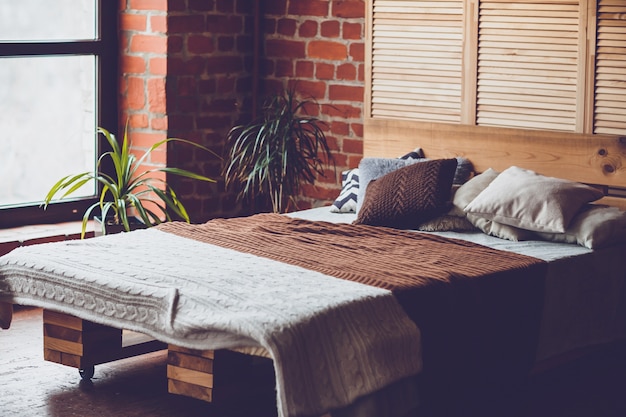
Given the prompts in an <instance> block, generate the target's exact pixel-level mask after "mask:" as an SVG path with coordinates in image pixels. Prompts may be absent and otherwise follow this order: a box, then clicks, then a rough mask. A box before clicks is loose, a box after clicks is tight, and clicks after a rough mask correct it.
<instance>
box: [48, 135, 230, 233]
mask: <svg viewBox="0 0 626 417" xmlns="http://www.w3.org/2000/svg"><path fill="white" fill-rule="evenodd" d="M97 131H98V134H102V136H104V138H105V139H106V140H107V142H108V144H109V146H110V149H111V150H110V151H108V152H105V153H103V154H102V155H101V156H100V158H99V159H98V162H97V166H96V168H97V169H96V171H97V172H93V171H87V172H83V173H80V174H75V175H67V176H65V177H63V178H61V179H60V180H59V181H58V182H57V183H56V184H54V185H53V186H52V188H51V189H50V191H49V192H48V194H47V195H46V197H45V199H44V202H43V203H42V205H43V207H44V209H45V208H46V207H47V206H48V204H50V203H51V201H52V200H53V199H54V198H55V197H57V196H59V195H60V197H58V198H59V199H62V198H65V197H67V196H69V195H70V194H72V193H73V192H74V191H76V190H78V189H79V188H80V187H82V186H83V185H85V184H87V183H89V182H91V181H94V180H95V181H96V182H98V183H99V184H100V190H101V191H100V193H99V200H98V201H97V202H95V203H94V204H92V205H91V206H89V207H88V208H87V210H86V211H85V213H84V215H83V221H82V231H81V238H84V236H85V232H86V229H87V222H88V221H89V219H90V218H91V215H92V213H93V212H94V210H96V209H97V208H99V209H100V213H101V218H102V228H103V230H102V233H103V234H106V230H105V225H106V222H105V219H109V218H110V217H112V218H113V223H114V224H116V225H120V226H123V229H124V230H125V231H130V230H131V224H132V220H133V219H136V216H138V218H139V219H140V220H141V222H142V223H143V224H144V225H145V226H144V227H149V226H153V225H155V224H159V223H161V222H162V221H163V219H165V220H167V221H169V220H172V215H176V216H177V218H179V219H182V220H185V221H186V222H187V223H189V222H190V219H189V215H188V213H187V210H186V209H185V206H184V205H183V203H182V202H181V201H180V200H179V199H178V196H177V195H176V192H175V191H174V190H173V189H172V187H171V186H170V185H168V184H167V182H166V181H165V180H164V179H163V178H159V177H158V176H155V175H154V174H158V173H166V174H172V175H179V176H183V177H187V178H192V179H195V180H200V181H208V182H215V180H213V179H211V178H208V177H205V176H203V175H199V174H195V173H193V172H190V171H187V170H184V169H180V168H170V167H157V168H152V169H148V170H143V171H141V170H140V167H141V166H142V164H143V163H144V162H145V161H146V159H147V158H148V156H149V155H150V154H151V153H152V152H153V151H154V150H155V149H157V148H159V147H161V146H162V145H165V144H166V143H168V142H181V143H184V144H187V145H190V146H194V147H197V148H200V149H202V150H204V151H207V152H210V153H211V154H213V155H215V156H217V155H216V154H215V153H214V152H213V151H211V150H210V149H208V148H206V147H204V146H202V145H199V144H197V143H193V142H190V141H188V140H185V139H179V138H167V139H164V140H161V141H159V142H157V143H155V144H154V145H152V146H151V147H150V148H149V149H148V150H147V151H145V152H144V153H143V155H141V156H140V157H139V158H138V157H137V156H136V155H135V154H133V153H132V152H131V143H130V140H129V137H128V123H127V124H126V128H125V129H124V138H123V141H122V143H121V145H120V144H119V143H118V141H117V140H116V138H115V135H114V134H112V133H111V132H109V131H108V130H106V129H104V128H102V127H98V130H97ZM218 157H219V156H218ZM105 161H110V162H111V163H112V165H113V168H114V170H113V174H112V175H108V174H106V173H104V172H101V168H102V165H103V163H104V162H105ZM131 209H134V210H132V215H131V216H129V213H131ZM111 215H112V216H111Z"/></svg>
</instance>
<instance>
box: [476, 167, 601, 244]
mask: <svg viewBox="0 0 626 417" xmlns="http://www.w3.org/2000/svg"><path fill="white" fill-rule="evenodd" d="M603 195H604V194H603V193H602V191H600V190H598V189H596V188H593V187H590V186H588V185H585V184H580V183H577V182H574V181H568V180H565V179H561V178H553V177H546V176H543V175H540V174H537V173H536V172H533V171H530V170H527V169H523V168H519V167H516V166H512V167H510V168H507V169H505V170H504V171H502V172H501V173H500V175H498V176H497V177H496V178H495V179H494V180H493V181H492V182H491V183H490V184H489V185H488V186H487V188H485V189H484V190H483V191H482V192H481V193H480V194H478V196H477V197H476V198H475V199H474V200H472V201H471V202H470V203H469V204H468V205H467V206H466V207H465V212H466V213H468V214H473V215H476V216H478V217H482V218H485V219H488V220H492V221H495V222H498V223H502V224H506V225H509V226H513V227H517V228H520V229H525V230H531V231H537V232H548V233H563V232H565V230H566V228H567V226H569V223H570V221H571V220H572V218H573V217H574V215H575V214H576V213H577V212H578V211H579V210H580V208H581V207H582V206H583V205H584V204H586V203H589V202H592V201H595V200H597V199H599V198H601V197H602V196H603Z"/></svg>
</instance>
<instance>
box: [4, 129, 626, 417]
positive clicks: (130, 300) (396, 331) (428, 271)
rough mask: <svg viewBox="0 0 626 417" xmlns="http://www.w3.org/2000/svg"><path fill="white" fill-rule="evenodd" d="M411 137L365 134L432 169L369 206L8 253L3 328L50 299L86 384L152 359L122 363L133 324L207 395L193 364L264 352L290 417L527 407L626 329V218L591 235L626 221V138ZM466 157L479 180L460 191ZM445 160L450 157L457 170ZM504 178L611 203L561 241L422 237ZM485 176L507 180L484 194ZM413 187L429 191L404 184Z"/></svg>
mask: <svg viewBox="0 0 626 417" xmlns="http://www.w3.org/2000/svg"><path fill="white" fill-rule="evenodd" d="M374 130H375V129H374ZM395 133H396V134H395V135H394V136H393V137H394V139H393V140H391V141H388V142H384V141H380V140H377V141H374V142H372V141H370V142H366V146H365V153H366V156H367V157H366V158H364V160H366V159H372V160H373V159H377V158H379V159H385V161H386V162H389V161H392V162H391V164H392V165H393V164H395V161H396V160H397V158H396V157H397V156H398V155H401V154H403V153H404V152H405V151H406V150H409V149H413V148H415V147H417V146H422V147H423V148H424V149H425V153H426V155H425V156H426V157H427V159H425V160H416V161H412V162H410V163H406V164H405V165H403V166H402V167H401V168H398V169H394V170H391V171H389V172H388V173H387V175H384V176H380V177H378V178H372V181H371V184H370V186H367V185H366V186H367V193H369V194H366V199H369V200H367V201H368V204H367V205H366V206H365V207H361V208H360V210H359V213H352V212H349V213H334V212H331V209H330V207H328V206H325V207H319V208H315V209H310V210H304V211H299V212H295V213H290V214H287V215H274V214H260V215H255V216H250V217H247V218H237V219H216V220H214V221H211V222H208V223H206V224H203V225H187V224H184V223H167V224H164V225H162V226H159V227H156V228H151V229H147V230H139V231H134V232H130V233H123V234H119V235H110V236H104V237H99V238H94V239H88V240H84V241H67V242H58V243H49V244H42V245H35V246H31V247H24V248H18V249H16V250H14V251H13V252H11V253H9V254H7V255H5V256H3V257H1V258H0V324H2V326H3V327H5V328H8V327H9V325H10V321H11V308H10V306H11V304H25V305H33V306H39V307H43V308H44V309H45V315H44V327H45V329H44V330H45V332H46V333H45V334H46V339H48V340H49V342H50V344H49V345H47V346H46V347H45V349H46V351H45V352H46V353H45V355H46V358H47V359H49V360H53V361H55V362H59V363H64V364H67V365H71V366H75V367H77V368H80V369H82V370H83V371H85V370H86V369H87V374H89V373H90V372H89V370H88V368H89V367H92V366H93V365H96V364H98V363H102V362H106V361H108V360H114V359H117V358H120V357H124V356H129V355H134V354H138V353H141V352H142V348H133V349H134V350H132V349H131V350H126V351H124V348H123V347H122V346H121V345H120V339H121V338H122V330H121V329H125V330H130V331H134V332H139V333H140V334H145V335H148V336H150V337H151V338H152V339H154V340H156V342H157V344H156V345H155V344H145V345H142V346H145V350H146V351H147V350H150V349H156V348H163V347H164V346H167V347H168V349H169V350H170V357H171V358H172V360H171V362H170V365H169V366H168V379H169V382H170V385H169V386H170V392H173V393H182V394H185V395H190V396H195V397H197V398H202V399H205V400H210V399H211V395H210V392H211V387H212V384H213V382H212V375H211V372H210V370H209V371H206V370H205V371H200V368H201V366H196V365H194V364H200V363H202V361H209V362H210V361H211V360H213V356H212V352H213V351H214V350H218V349H232V350H236V351H240V352H244V353H248V354H255V355H261V356H267V357H269V358H271V359H272V360H273V363H274V369H275V375H276V397H277V401H276V402H277V413H278V415H279V416H284V417H305V416H306V417H313V416H322V415H327V414H330V415H332V416H346V415H352V416H360V417H365V416H372V417H385V416H388V417H404V416H436V415H455V414H454V413H456V414H458V415H470V414H472V415H476V414H475V413H476V412H478V413H479V414H480V415H497V414H498V412H500V411H501V410H502V408H500V407H507V406H510V404H511V401H517V400H521V399H520V398H516V394H517V393H519V390H518V388H519V387H520V385H519V384H522V383H523V380H524V377H525V376H527V375H528V374H529V373H530V372H532V371H533V369H534V370H538V369H541V368H543V367H545V366H547V364H550V363H554V362H555V361H557V360H558V359H559V358H563V357H566V356H568V355H571V354H572V353H576V352H581V351H584V350H585V349H588V348H592V347H595V346H601V345H603V344H606V343H610V342H613V341H617V340H621V339H623V338H624V337H626V256H624V254H626V239H625V237H626V229H624V227H625V225H626V221H624V212H623V211H619V210H617V209H615V210H617V211H615V210H610V209H608V208H607V211H606V212H607V213H609V214H610V215H609V216H608V217H609V218H610V219H611V220H610V223H607V224H609V226H606V227H604V228H600V226H598V227H595V226H596V225H598V224H599V223H598V222H597V221H596V219H597V218H605V216H604V214H602V215H600V216H599V217H594V215H589V216H588V217H586V218H585V219H587V218H588V219H590V220H585V219H583V217H584V215H583V214H581V213H590V212H593V210H595V209H596V208H599V207H600V206H599V205H603V204H608V205H613V206H618V207H621V208H622V210H623V208H624V205H623V199H621V198H619V196H617V197H616V196H609V197H602V198H600V197H601V196H604V195H607V194H611V193H613V191H612V190H615V189H619V188H624V187H626V177H625V175H624V168H623V167H622V161H624V160H626V144H625V143H624V141H623V140H620V139H619V138H615V137H594V138H593V140H592V141H591V140H590V141H586V142H584V143H581V142H577V143H576V144H575V145H572V144H571V143H570V144H565V145H563V144H562V143H560V142H559V143H558V144H553V145H552V148H546V145H545V141H541V140H535V139H533V138H532V137H530V138H529V137H524V139H523V140H521V139H520V138H515V137H507V138H504V140H505V142H506V141H507V140H508V141H509V145H510V147H509V148H507V152H509V155H508V157H501V158H497V159H494V158H493V156H494V154H493V150H492V148H490V146H491V143H492V142H491V141H492V139H493V138H492V137H491V136H489V135H486V136H485V137H484V138H478V139H477V138H476V137H475V136H476V135H475V133H473V132H465V133H466V136H467V140H461V139H454V141H450V142H449V146H448V145H445V143H444V144H442V143H440V142H437V141H435V140H433V141H432V142H429V141H428V139H427V138H420V143H416V139H415V138H413V137H412V136H411V137H410V138H409V139H407V138H408V137H409V136H408V135H406V134H404V133H402V132H395ZM513 136H514V135H513ZM544 139H545V138H544ZM539 143H541V145H538V147H537V148H533V145H537V144H539ZM572 146H573V147H574V148H575V149H576V151H575V152H570V151H569V149H572ZM498 149H502V148H498ZM520 149H522V150H529V149H533V151H532V152H527V151H520ZM557 154H559V155H560V156H559V157H558V158H555V157H554V155H557ZM546 155H551V157H550V158H545V156H546ZM460 156H463V157H465V158H467V159H468V160H469V161H471V163H472V164H473V166H474V168H475V173H474V176H473V177H472V178H471V179H469V180H467V181H462V182H461V183H460V184H457V185H455V186H454V187H453V186H452V181H453V178H452V176H453V175H452V174H451V172H452V171H453V170H454V169H453V168H458V165H459V160H458V157H460ZM374 157H376V158H374ZM439 161H454V163H452V162H448V163H447V164H448V165H450V166H452V165H454V167H453V168H452V171H451V168H450V166H448V168H445V166H444V163H443V162H441V163H440V162H439ZM581 161H582V162H581ZM418 165H419V166H421V167H422V168H415V167H417V166H418ZM581 165H584V168H583V169H580V166H581ZM609 165H610V167H611V168H608V167H609ZM424 167H429V169H426V168H424ZM546 167H549V168H546ZM509 168H514V169H513V170H509ZM574 168H575V169H574ZM490 169H492V170H490ZM416 170H417V171H416ZM420 170H422V171H420ZM494 170H497V171H495V174H494ZM516 170H518V171H516ZM444 171H446V172H447V174H445V175H444ZM520 172H521V174H520ZM557 172H558V173H561V174H562V175H556V174H555V173H557ZM453 173H454V172H453ZM503 173H506V174H505V175H507V174H511V175H513V176H512V177H511V178H518V177H517V176H516V175H522V176H524V175H526V177H525V178H526V180H528V178H530V183H529V182H526V183H521V184H522V185H521V186H520V187H518V188H519V189H525V187H527V186H528V184H532V183H533V182H534V179H535V177H532V175H539V174H537V173H542V174H544V175H545V176H550V177H544V176H543V175H542V176H541V179H542V180H543V179H545V178H549V179H552V178H554V177H558V179H559V180H567V181H568V184H574V183H575V186H576V187H578V186H579V185H582V183H585V184H593V187H591V188H593V189H594V190H600V192H599V193H594V191H593V190H591V191H590V189H589V188H586V186H585V187H584V190H585V191H584V192H583V194H585V193H586V195H585V197H583V198H580V199H579V198H578V197H577V196H579V195H580V192H578V191H574V192H573V194H572V195H574V196H575V197H574V200H575V201H573V200H568V199H566V201H565V203H563V204H561V206H560V207H561V212H560V213H559V214H563V212H566V211H567V212H568V214H567V215H566V216H565V217H566V218H565V219H561V220H562V222H564V224H563V225H562V226H563V227H565V228H566V229H567V230H564V231H562V232H555V231H552V230H549V228H547V229H545V230H544V229H542V230H532V231H531V233H530V234H526V235H524V236H523V237H522V238H520V236H517V238H516V237H515V236H512V237H511V236H509V235H507V234H506V232H502V231H501V230H500V231H499V232H496V231H494V230H495V229H493V224H494V223H497V222H496V221H495V220H494V219H497V220H501V219H502V218H501V217H497V218H496V217H491V219H490V220H491V222H492V223H490V224H491V226H490V227H491V228H490V229H485V228H484V224H483V226H481V227H482V229H481V228H479V226H476V224H472V226H473V227H471V228H465V229H463V228H460V227H459V226H457V227H444V226H441V224H444V223H445V222H439V223H438V224H439V226H432V224H431V227H430V228H425V227H421V226H423V225H424V224H425V223H427V222H428V221H429V220H433V219H440V218H441V216H445V215H451V213H452V211H453V210H454V208H455V207H456V208H457V211H456V215H457V217H460V218H464V219H465V220H467V214H468V212H465V211H464V210H463V209H464V208H466V206H469V203H473V202H474V200H475V199H476V198H477V197H478V196H479V195H480V194H481V193H482V191H485V190H486V189H487V187H489V185H491V184H495V181H496V179H497V178H498V177H500V178H501V179H502V181H501V182H505V184H511V183H510V181H511V179H510V178H508V179H506V180H505V179H504V175H503ZM572 173H573V174H572ZM484 175H492V176H493V178H491V179H490V181H486V182H484V183H483V184H482V185H481V186H480V187H478V188H476V184H480V179H481V178H482V179H484V178H486V177H485V176H484ZM529 176H530V177H529ZM416 177H419V178H429V179H428V180H423V181H422V182H420V183H419V184H418V185H417V186H416V187H417V188H415V187H414V184H412V183H410V184H408V185H407V184H405V181H409V182H410V181H412V180H413V179H414V178H416ZM443 177H446V178H447V179H446V180H445V181H443V182H442V181H441V180H440V179H441V178H443ZM433 178H434V179H433ZM433 184H435V185H433ZM468 184H469V185H468ZM401 185H406V187H401ZM361 186H363V184H361ZM511 187H512V188H513V186H512V185H511ZM576 187H574V188H576ZM493 188H494V189H496V190H497V187H495V185H494V187H493ZM512 188H511V189H512ZM400 189H402V190H404V191H399V190H400ZM416 189H417V190H419V194H420V196H419V197H416V196H415V190H416ZM442 189H444V191H445V190H447V191H446V192H444V193H443V194H442V193H441V190H442ZM371 190H376V192H375V193H374V192H371V193H370V191H371ZM422 193H427V194H428V193H430V194H428V196H429V199H428V200H429V202H428V204H426V206H424V203H423V202H422V200H424V199H425V198H424V194H422ZM504 194H507V195H508V194H509V193H504ZM510 194H514V193H513V192H511V193H510ZM399 195H400V196H401V197H402V198H403V199H404V200H403V203H404V201H405V199H406V198H411V199H413V198H416V199H418V200H420V202H419V204H418V207H417V208H415V207H412V208H411V209H410V210H413V211H410V212H409V215H408V216H407V215H406V214H407V213H405V212H404V211H403V210H404V207H405V205H404V204H401V206H402V207H403V208H402V209H398V208H397V207H395V206H396V205H392V206H393V207H391V208H390V207H389V205H388V204H387V203H388V201H389V199H390V198H398V196H399ZM373 196H377V197H379V199H375V198H374V197H373ZM394 196H395V197H394ZM407 196H409V197H407ZM411 196H413V197H411ZM520 198H522V200H524V201H526V199H527V198H528V195H526V196H524V195H523V194H522V196H521V197H520ZM380 199H382V200H380ZM463 199H467V200H468V201H465V202H463ZM433 200H441V201H439V202H435V203H433ZM455 200H458V201H457V202H456V203H455V204H452V205H450V202H452V203H454V201H455ZM579 200H580V201H579ZM518 203H519V201H518ZM561 203H562V202H561ZM364 204H365V203H364ZM432 204H434V205H435V207H434V208H436V210H434V211H433V206H432ZM591 204H593V206H590V205H591ZM457 206H458V207H457ZM573 206H575V209H573V210H572V209H571V207H573ZM444 207H445V210H444ZM516 207H517V206H516ZM518 208H519V207H518ZM602 208H603V209H604V208H605V207H602ZM459 209H460V211H459ZM394 210H395V211H394ZM398 210H400V211H401V212H402V216H401V219H400V220H398V221H397V222H394V223H387V220H388V213H389V211H391V212H392V213H396V214H397V212H398ZM415 210H417V217H415V216H416V212H415ZM448 210H450V211H448ZM570 211H571V213H569V212H570ZM477 212H480V210H478V211H475V212H472V213H470V214H474V215H476V213H477ZM381 213H382V214H381ZM550 213H551V215H552V214H554V212H553V211H551V212H550ZM602 213H605V211H604V210H603V211H602ZM483 214H484V213H483ZM416 218H418V219H419V221H418V220H416ZM396 220H397V218H396ZM518 220H519V219H518ZM535 220H536V219H535ZM407 222H408V223H407ZM577 222H578V223H577ZM531 223H532V222H531ZM535 223H536V222H535ZM548 223H549V224H550V225H552V224H553V222H552V219H550V221H549V222H548ZM446 224H447V223H446ZM515 224H516V226H519V227H517V228H514V230H516V229H519V230H526V229H524V227H527V226H528V225H527V224H526V223H524V222H523V221H520V222H518V223H515ZM589 224H593V225H594V227H592V228H591V229H592V230H588V229H589V227H588V226H589ZM574 226H576V230H575V231H574V232H571V230H570V229H571V228H572V227H574ZM528 227H532V225H531V226H528ZM417 229H422V230H421V231H420V230H417ZM425 230H429V231H425ZM598 230H600V231H598ZM486 231H487V232H486ZM488 232H489V233H488ZM491 232H492V233H491ZM569 232H571V233H569ZM490 234H495V235H498V236H499V237H497V236H492V235H490ZM507 236H508V237H509V238H507ZM146 343H153V342H146ZM90 350H93V351H94V353H93V354H92V353H90ZM114 351H115V352H114ZM0 354H1V347H0ZM87 376H89V375H87ZM164 377H165V376H164ZM468 413H470V414H468Z"/></svg>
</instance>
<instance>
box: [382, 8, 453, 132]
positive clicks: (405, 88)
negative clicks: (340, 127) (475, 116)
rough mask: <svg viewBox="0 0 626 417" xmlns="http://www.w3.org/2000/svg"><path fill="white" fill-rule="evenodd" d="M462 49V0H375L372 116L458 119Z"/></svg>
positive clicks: (440, 119)
mask: <svg viewBox="0 0 626 417" xmlns="http://www.w3.org/2000/svg"><path fill="white" fill-rule="evenodd" d="M462 48H463V1H462V0H461V1H422V0H410V1H407V0H404V1H392V0H373V15H372V50H371V54H372V56H371V60H372V67H371V68H372V74H371V77H372V78H371V93H370V94H371V116H372V117H384V118H407V119H415V120H428V121H440V122H453V123H459V122H460V114H461V79H462V78H461V75H462V52H463V51H462Z"/></svg>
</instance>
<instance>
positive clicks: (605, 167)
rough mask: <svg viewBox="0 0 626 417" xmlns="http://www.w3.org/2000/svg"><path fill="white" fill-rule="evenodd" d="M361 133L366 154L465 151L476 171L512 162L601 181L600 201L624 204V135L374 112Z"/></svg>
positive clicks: (435, 154)
mask: <svg viewBox="0 0 626 417" xmlns="http://www.w3.org/2000/svg"><path fill="white" fill-rule="evenodd" d="M364 136H365V139H364V150H363V153H364V156H379V157H397V156H399V155H402V154H405V153H407V152H408V151H410V150H412V149H414V148H416V147H421V148H422V149H423V150H424V153H425V154H426V156H427V157H429V158H450V157H455V156H463V157H466V158H468V159H469V160H470V161H472V163H473V164H474V168H475V170H476V171H477V172H482V171H484V170H486V169H487V168H493V169H495V170H498V171H502V170H504V169H506V168H508V167H509V166H512V165H516V166H519V167H521V168H526V169H530V170H533V171H536V172H538V173H540V174H543V175H547V176H552V177H558V178H565V179H569V180H572V181H578V182H583V183H586V184H594V185H599V186H602V187H603V189H604V191H605V194H607V197H605V198H603V199H602V200H601V201H600V202H601V203H604V204H610V205H614V206H618V207H620V208H621V209H623V210H624V209H626V137H620V136H611V135H592V134H576V133H565V132H550V131H545V130H541V131H540V130H537V131H532V130H525V129H510V128H497V127H485V126H472V125H458V124H445V123H430V122H418V121H414V120H411V121H406V120H393V119H375V118H366V119H365V135H364Z"/></svg>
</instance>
